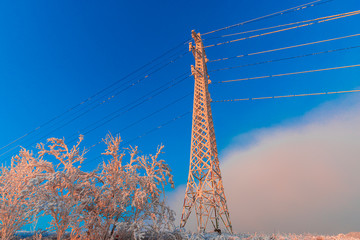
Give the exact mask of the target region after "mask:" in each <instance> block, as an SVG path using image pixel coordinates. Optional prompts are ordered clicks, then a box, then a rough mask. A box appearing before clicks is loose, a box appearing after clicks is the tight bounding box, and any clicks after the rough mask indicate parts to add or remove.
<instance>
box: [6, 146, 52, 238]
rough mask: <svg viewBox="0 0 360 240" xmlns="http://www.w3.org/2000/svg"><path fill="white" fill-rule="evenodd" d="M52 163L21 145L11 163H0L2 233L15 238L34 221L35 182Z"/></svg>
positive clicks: (35, 203) (35, 213)
mask: <svg viewBox="0 0 360 240" xmlns="http://www.w3.org/2000/svg"><path fill="white" fill-rule="evenodd" d="M51 168H52V165H51V164H50V163H49V162H46V161H44V160H42V158H41V157H40V158H35V157H34V156H33V154H32V153H30V152H29V151H28V150H25V149H21V150H20V153H19V154H18V155H17V156H15V157H13V158H12V160H11V165H10V167H4V166H2V167H0V237H1V239H3V240H7V239H11V238H13V236H14V234H15V232H16V231H18V230H20V228H21V227H22V226H24V225H25V224H28V223H31V222H33V221H34V219H35V217H36V215H37V213H38V211H37V210H38V208H37V202H36V200H35V197H34V196H35V193H36V191H35V187H36V184H38V183H40V182H41V180H40V179H41V177H43V176H44V174H45V173H46V172H47V171H49V170H51Z"/></svg>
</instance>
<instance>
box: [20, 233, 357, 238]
mask: <svg viewBox="0 0 360 240" xmlns="http://www.w3.org/2000/svg"><path fill="white" fill-rule="evenodd" d="M32 235H33V234H32V233H31V232H26V231H21V232H18V234H17V237H18V238H17V239H33V238H32V237H31V236H32ZM43 236H44V235H43ZM45 236H46V234H45ZM167 236H168V237H165V238H163V239H176V240H181V239H185V240H360V232H357V233H355V232H354V233H348V234H339V235H336V236H325V235H311V234H301V235H296V234H273V235H266V234H245V233H243V234H234V235H229V234H222V235H219V234H217V233H204V234H196V233H190V232H173V233H170V234H167ZM43 239H44V240H46V239H54V238H52V237H50V236H47V237H44V238H43ZM119 239H122V238H119ZM145 239H146V238H145ZM114 240H116V239H114Z"/></svg>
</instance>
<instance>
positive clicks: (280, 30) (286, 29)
mask: <svg viewBox="0 0 360 240" xmlns="http://www.w3.org/2000/svg"><path fill="white" fill-rule="evenodd" d="M358 14H360V10H358V11H354V12H349V13H343V14H340V15H341V16H337V17H332V18H328V19H325V20H317V21H314V22H311V23H305V24H301V25H297V26H294V27H289V28H283V29H279V30H275V31H270V32H265V33H261V34H256V35H252V36H248V37H243V38H238V39H234V40H230V41H226V42H220V43H215V44H211V45H208V46H205V47H204V48H210V47H217V46H220V45H224V44H229V43H234V42H239V41H243V40H247V39H252V38H257V37H262V36H267V35H270V34H274V33H280V32H284V31H288V30H292V29H297V28H301V27H307V26H311V25H314V24H316V23H323V22H328V21H332V20H336V19H340V18H345V17H350V16H355V15H358Z"/></svg>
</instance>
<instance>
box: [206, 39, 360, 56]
mask: <svg viewBox="0 0 360 240" xmlns="http://www.w3.org/2000/svg"><path fill="white" fill-rule="evenodd" d="M358 36H360V33H358V34H353V35H347V36H343V37H337V38H330V39H325V40H320V41H316V42H309V43H303V44H298V45H293V46H288V47H282V48H275V49H270V50H265V51H260V52H254V53H248V54H242V55H237V56H233V57H227V58H219V59H215V60H210V61H209V63H210V62H218V61H225V60H229V59H234V58H242V57H248V56H252V55H258V54H263V53H269V52H276V51H281V50H286V49H291V48H297V47H303V46H309V45H313V44H318V43H324V42H330V41H336V40H340V39H345V38H351V37H358Z"/></svg>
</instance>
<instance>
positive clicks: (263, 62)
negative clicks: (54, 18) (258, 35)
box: [208, 45, 360, 72]
mask: <svg viewBox="0 0 360 240" xmlns="http://www.w3.org/2000/svg"><path fill="white" fill-rule="evenodd" d="M359 47H360V45H357V46H352V47H346V48H338V49H332V50H327V51H322V52H314V53H309V54H303V55H297V56H292V57H286V58H279V59H272V60H267V61H262V62H256V63H249V64H244V65H240V66H233V67H226V68H219V69H215V70H211V71H208V72H218V71H223V70H230V69H236V68H242V67H249V66H255V65H260V64H266V63H272V62H280V61H285V60H291V59H296V58H303V57H310V56H318V55H320V54H325V53H333V52H339V51H346V50H351V49H356V48H359Z"/></svg>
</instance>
